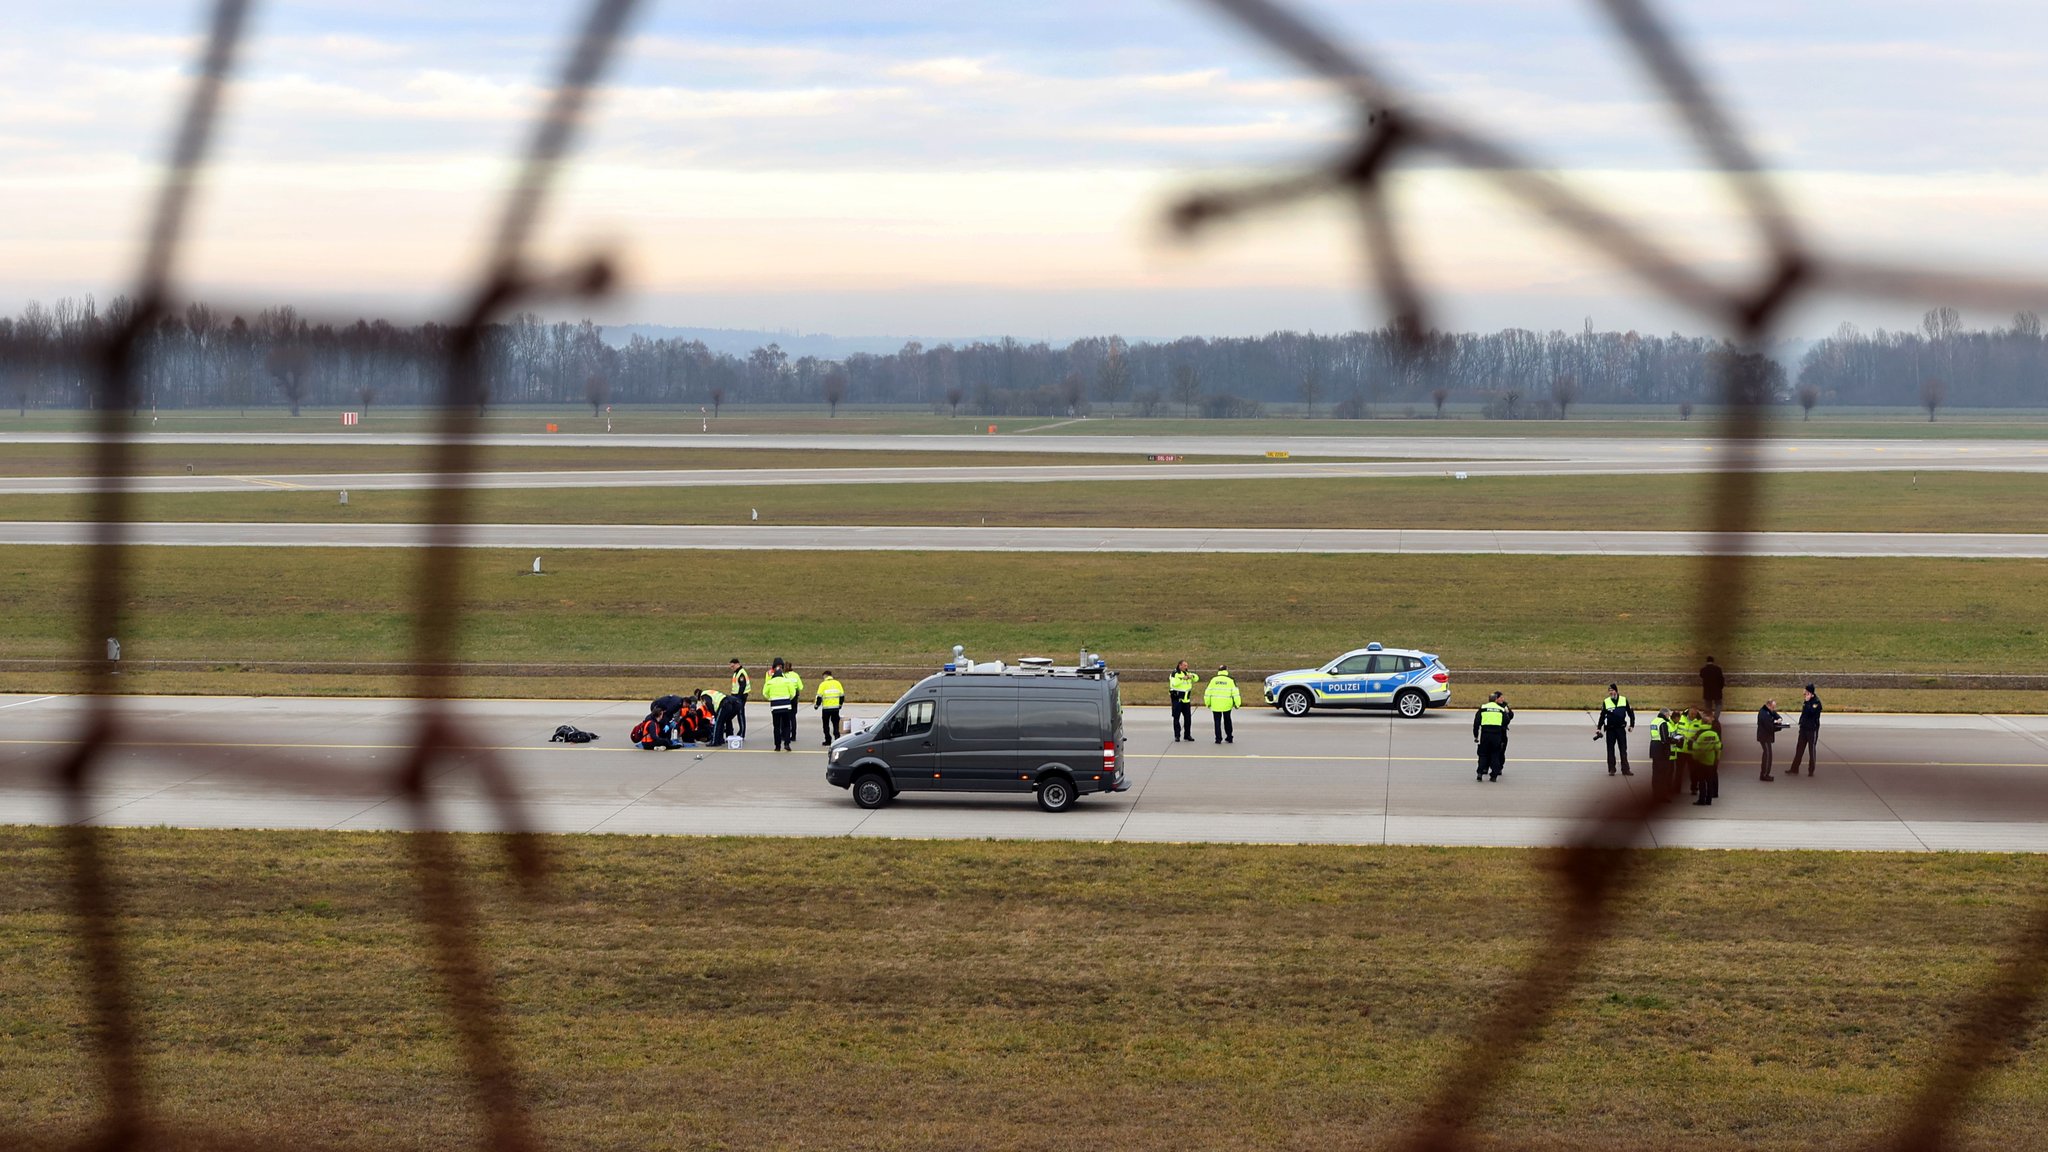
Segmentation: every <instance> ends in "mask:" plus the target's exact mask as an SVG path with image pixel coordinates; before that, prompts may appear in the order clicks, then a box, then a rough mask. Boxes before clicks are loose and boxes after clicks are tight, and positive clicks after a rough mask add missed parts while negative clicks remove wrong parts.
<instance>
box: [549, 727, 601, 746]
mask: <svg viewBox="0 0 2048 1152" xmlns="http://www.w3.org/2000/svg"><path fill="white" fill-rule="evenodd" d="M595 739H597V733H595V732H585V731H584V730H583V729H581V728H578V727H576V726H575V725H574V724H564V725H562V726H561V727H559V728H557V729H555V734H554V735H553V736H550V737H548V743H550V744H555V743H561V744H588V743H590V742H591V741H592V740H595Z"/></svg>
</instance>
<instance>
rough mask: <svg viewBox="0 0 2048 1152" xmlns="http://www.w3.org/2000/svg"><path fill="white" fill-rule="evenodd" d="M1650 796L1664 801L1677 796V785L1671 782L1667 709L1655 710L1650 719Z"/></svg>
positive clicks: (1669, 725) (1669, 726)
mask: <svg viewBox="0 0 2048 1152" xmlns="http://www.w3.org/2000/svg"><path fill="white" fill-rule="evenodd" d="M1650 795H1652V796H1655V797H1656V798H1657V799H1659V800H1664V801H1669V800H1670V799H1671V798H1672V797H1673V796H1676V795H1678V785H1677V784H1676V783H1674V782H1673V780H1672V763H1671V710H1670V709H1668V708H1659V709H1657V714H1656V715H1655V716H1652V717H1651V718H1650Z"/></svg>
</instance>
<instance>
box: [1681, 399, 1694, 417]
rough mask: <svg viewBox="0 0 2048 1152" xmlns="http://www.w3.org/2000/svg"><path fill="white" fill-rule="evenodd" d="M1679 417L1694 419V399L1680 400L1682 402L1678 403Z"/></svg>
mask: <svg viewBox="0 0 2048 1152" xmlns="http://www.w3.org/2000/svg"><path fill="white" fill-rule="evenodd" d="M1678 418H1679V419H1680V420H1690V419H1692V401H1690V400H1686V401H1682V402H1680V404H1679V405H1678Z"/></svg>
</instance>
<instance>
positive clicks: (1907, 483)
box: [0, 453, 2048, 532]
mask: <svg viewBox="0 0 2048 1152" xmlns="http://www.w3.org/2000/svg"><path fill="white" fill-rule="evenodd" d="M773 455H774V459H773V460H760V461H757V462H756V463H755V464H729V465H718V466H721V467H752V466H770V465H782V464H790V463H792V462H793V461H791V460H790V458H789V457H788V455H787V454H780V453H778V454H773ZM822 455H833V454H827V453H807V454H805V455H804V456H803V457H802V458H801V463H802V464H803V465H804V466H810V465H811V464H813V463H814V461H813V460H812V459H811V458H812V457H813V456H822ZM836 455H838V456H859V455H861V454H860V453H838V454H836ZM877 455H884V454H877ZM886 455H889V456H890V457H891V460H887V461H866V463H877V464H880V463H892V462H893V463H902V462H904V461H902V460H901V459H898V458H897V457H899V456H902V455H911V454H886ZM500 462H503V461H502V460H501V461H500ZM977 462H978V461H977ZM1042 462H1045V463H1053V462H1057V458H1051V459H1048V460H1045V461H1042ZM909 463H910V464H912V465H925V466H929V465H933V464H937V463H940V460H939V458H937V457H934V456H931V455H929V454H925V455H920V456H916V457H915V458H914V459H912V460H910V461H909ZM991 463H995V462H994V461H991ZM536 466H538V465H536ZM707 466H709V465H707ZM820 466H822V465H820ZM1161 467H1162V469H1164V468H1167V467H1170V466H1167V465H1162V466H1161ZM1712 480H1713V478H1712V477H1710V476H1626V477H1617V476H1517V477H1482V478H1477V479H1472V480H1466V481H1456V480H1451V479H1447V478H1441V477H1387V478H1383V479H1381V478H1375V479H1356V478H1342V479H1313V480H1305V479H1275V480H1261V479H1249V480H1127V481H1074V482H1057V483H1045V484H1006V483H985V484H983V483H974V484H855V483H841V484H830V485H822V484H821V485H787V486H783V485H777V486H763V487H750V488H700V489H680V488H591V489H579V490H573V491H572V490H563V489H538V490H536V489H528V490H493V491H480V492H477V493H475V494H474V495H473V496H472V497H471V499H470V501H469V507H468V512H469V515H470V519H471V520H472V521H473V522H475V523H499V524H552V523H585V524H606V523H609V524H744V523H748V522H749V518H750V515H751V514H752V513H753V512H754V511H756V510H759V511H760V513H761V518H762V520H764V521H765V522H768V523H774V524H919V525H967V526H973V525H982V524H987V525H1001V526H1010V525H1034V526H1054V527H1059V526H1072V525H1100V526H1105V527H1115V526H1123V527H1173V526H1190V527H1212V528H1234V527H1244V528H1516V529H1557V530H1572V529H1588V528H1627V529H1634V530H1664V531H1684V530H1697V529H1699V528H1701V527H1702V526H1703V520H1702V512H1701V509H1703V508H1705V507H1707V506H1708V505H1709V503H1710V495H1711V489H1710V485H1711V483H1712ZM427 500H428V494H426V493H423V492H404V491H363V490H356V491H353V492H351V493H350V494H349V503H348V505H347V506H346V507H344V506H341V505H340V504H339V503H338V502H337V500H336V499H335V494H334V493H333V492H332V491H325V490H323V491H317V492H278V491H250V492H228V493H194V494H178V495H144V496H140V497H137V499H136V504H135V510H134V513H133V515H134V517H135V518H136V519H138V520H166V521H200V522H252V523H395V524H410V523H418V522H421V521H424V520H428V519H431V517H432V513H431V511H430V509H429V507H428V503H427ZM2044 502H2048V473H1985V472H1923V473H1918V474H1912V473H1905V472H1872V473H1855V474H1844V473H1809V474H1800V475H1766V476H1761V477H1758V478H1757V503H1758V521H1757V525H1756V527H1757V528H1759V529H1761V530H1765V531H1774V532H1821V531H1826V532H2037V531H2039V530H2040V529H2041V527H2042V518H2041V514H2040V512H2039V509H2040V508H2041V506H2042V504H2043V503H2044ZM89 515H90V509H89V506H88V505H87V503H86V501H85V499H84V498H82V497H69V496H0V520H73V519H81V518H85V517H87V516H89Z"/></svg>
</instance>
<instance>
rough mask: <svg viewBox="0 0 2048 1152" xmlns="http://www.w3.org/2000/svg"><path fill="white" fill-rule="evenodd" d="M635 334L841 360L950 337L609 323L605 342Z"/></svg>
mask: <svg viewBox="0 0 2048 1152" xmlns="http://www.w3.org/2000/svg"><path fill="white" fill-rule="evenodd" d="M635 335H640V336H645V337H647V338H648V339H649V340H701V341H703V342H704V346H705V347H706V348H709V349H711V350H712V351H713V352H724V353H728V354H730V355H733V356H738V357H741V358H744V357H745V356H746V355H747V353H749V352H752V351H753V350H754V349H756V348H760V347H762V346H764V345H768V344H778V345H780V346H781V347H782V350H783V351H784V352H787V353H789V356H790V359H792V360H794V359H796V358H798V357H801V356H816V357H817V358H819V359H820V360H840V359H844V358H845V357H847V356H850V355H852V354H853V353H855V352H867V353H871V354H874V355H878V356H879V355H882V354H884V353H888V352H895V351H898V350H900V349H901V348H902V347H903V345H904V344H905V343H907V342H908V341H911V340H916V341H918V342H920V343H922V344H923V345H924V346H925V347H927V348H929V347H932V346H933V345H936V344H941V343H945V342H946V340H945V339H943V338H939V337H931V336H834V335H832V334H830V333H827V332H770V331H766V330H764V329H757V328H678V327H675V326H673V325H669V324H608V325H606V326H605V329H604V339H605V343H607V344H612V345H615V346H616V345H623V344H625V343H626V342H627V341H628V340H631V339H632V338H633V337H634V336H635ZM974 339H975V337H968V338H967V339H961V338H959V337H954V338H952V343H953V344H954V345H956V346H958V345H962V344H967V343H971V342H972V341H973V340H974Z"/></svg>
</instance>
